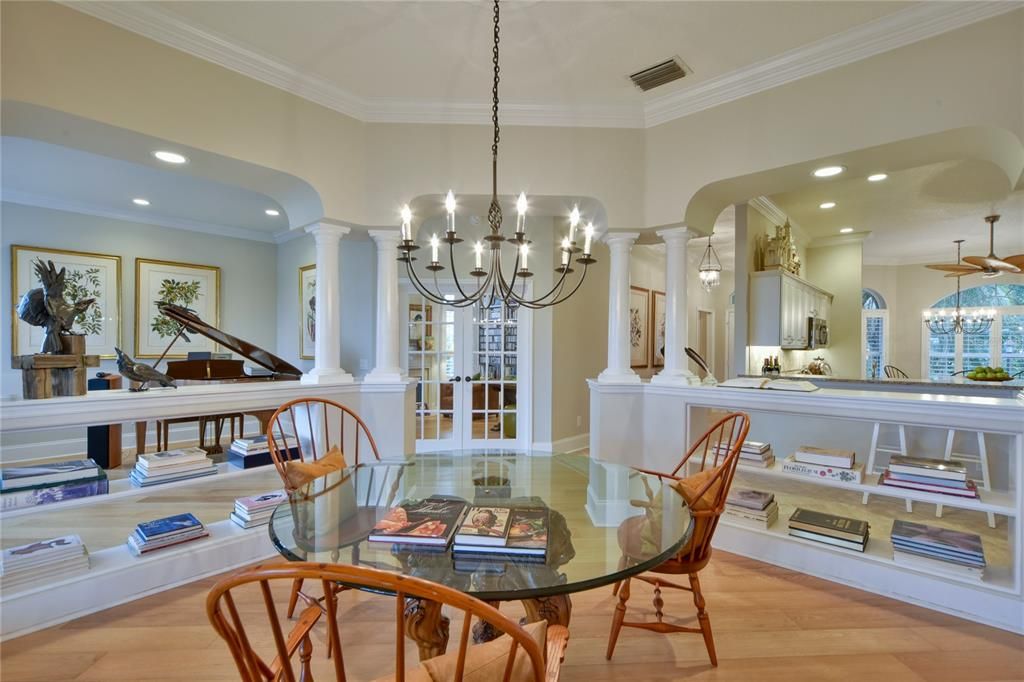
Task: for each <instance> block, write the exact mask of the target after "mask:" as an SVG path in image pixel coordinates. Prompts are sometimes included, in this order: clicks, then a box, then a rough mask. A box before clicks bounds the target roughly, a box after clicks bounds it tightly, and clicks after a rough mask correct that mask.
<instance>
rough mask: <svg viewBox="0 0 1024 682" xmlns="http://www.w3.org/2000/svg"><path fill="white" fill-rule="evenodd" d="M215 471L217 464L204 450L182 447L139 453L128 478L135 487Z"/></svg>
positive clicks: (168, 481)
mask: <svg viewBox="0 0 1024 682" xmlns="http://www.w3.org/2000/svg"><path fill="white" fill-rule="evenodd" d="M215 473H217V465H216V464H215V463H214V461H213V460H212V459H210V458H209V457H208V456H207V454H206V451H205V450H203V449H202V448H183V449H181V450H165V451H163V452H151V453H149V454H143V455H139V458H138V460H137V461H136V462H135V468H134V469H132V473H131V475H130V476H129V479H131V482H132V485H133V486H135V487H136V488H146V487H148V486H151V485H160V484H161V483H171V482H173V481H184V480H186V479H190V478H199V477H201V476H211V475H213V474H215Z"/></svg>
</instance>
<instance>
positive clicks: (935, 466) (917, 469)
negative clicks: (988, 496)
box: [878, 456, 978, 499]
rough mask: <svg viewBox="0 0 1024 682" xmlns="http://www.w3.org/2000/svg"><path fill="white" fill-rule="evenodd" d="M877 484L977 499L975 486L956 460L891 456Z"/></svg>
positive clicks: (961, 464)
mask: <svg viewBox="0 0 1024 682" xmlns="http://www.w3.org/2000/svg"><path fill="white" fill-rule="evenodd" d="M878 483H879V485H888V486H892V487H894V488H906V489H908V490H923V491H925V492H929V493H939V494H942V495H955V496H956V497H968V498H971V499H978V487H977V486H976V485H975V484H974V481H972V480H970V479H969V478H967V467H966V466H965V465H964V463H963V462H958V461H956V460H948V461H947V460H942V459H925V458H923V457H899V456H894V457H893V458H892V459H891V460H889V468H888V469H886V470H885V471H883V472H882V475H881V477H879V479H878Z"/></svg>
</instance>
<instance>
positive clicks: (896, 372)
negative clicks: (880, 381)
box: [882, 365, 910, 379]
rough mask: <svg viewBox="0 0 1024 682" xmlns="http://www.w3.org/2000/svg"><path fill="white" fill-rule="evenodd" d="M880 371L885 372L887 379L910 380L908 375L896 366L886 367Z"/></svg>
mask: <svg viewBox="0 0 1024 682" xmlns="http://www.w3.org/2000/svg"><path fill="white" fill-rule="evenodd" d="M882 371H883V372H885V377H886V378H887V379H909V378H910V375H909V374H907V373H906V372H904V371H903V370H902V369H900V368H899V367H897V366H896V365H886V366H885V367H883V368H882Z"/></svg>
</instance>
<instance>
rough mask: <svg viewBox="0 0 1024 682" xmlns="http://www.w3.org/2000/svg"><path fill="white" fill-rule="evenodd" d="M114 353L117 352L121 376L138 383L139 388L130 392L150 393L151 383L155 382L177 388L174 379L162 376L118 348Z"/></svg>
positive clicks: (118, 368)
mask: <svg viewBox="0 0 1024 682" xmlns="http://www.w3.org/2000/svg"><path fill="white" fill-rule="evenodd" d="M114 351H116V352H117V371H118V372H120V373H121V376H123V377H125V378H126V379H130V380H131V381H138V382H139V384H140V385H139V387H138V388H130V389H128V390H129V391H148V390H149V386H148V385H147V384H149V383H150V382H151V381H155V382H156V383H158V384H160V385H161V386H164V387H170V388H177V385H175V383H174V379H172V378H171V377H169V376H167V375H166V374H162V373H160V372H158V371H156V370H155V369H153V368H152V367H150V366H149V365H147V364H145V363H142V362H135V361H134V360H132V359H131V358H130V357H128V355H127V354H126V353H125V352H124V351H123V350H121V349H120V348H118V347H116V346H115V347H114Z"/></svg>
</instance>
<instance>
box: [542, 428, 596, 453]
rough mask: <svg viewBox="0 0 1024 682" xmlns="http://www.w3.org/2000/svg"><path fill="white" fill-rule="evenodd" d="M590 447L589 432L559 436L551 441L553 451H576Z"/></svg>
mask: <svg viewBox="0 0 1024 682" xmlns="http://www.w3.org/2000/svg"><path fill="white" fill-rule="evenodd" d="M588 447H590V432H589V431H587V432H585V433H578V434H576V435H575V436H569V437H568V438H560V439H558V440H556V441H554V442H553V443H551V449H552V450H553V451H554V452H576V451H577V450H583V449H585V448H588Z"/></svg>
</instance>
